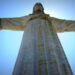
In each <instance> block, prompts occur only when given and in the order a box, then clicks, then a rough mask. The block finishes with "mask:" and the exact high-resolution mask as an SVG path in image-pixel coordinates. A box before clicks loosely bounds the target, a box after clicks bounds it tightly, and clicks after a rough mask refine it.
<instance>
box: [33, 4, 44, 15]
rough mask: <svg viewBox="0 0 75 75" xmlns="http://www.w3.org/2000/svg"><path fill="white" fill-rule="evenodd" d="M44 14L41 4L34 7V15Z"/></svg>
mask: <svg viewBox="0 0 75 75" xmlns="http://www.w3.org/2000/svg"><path fill="white" fill-rule="evenodd" d="M36 13H37V14H38V13H44V8H43V5H42V4H41V3H36V4H35V5H34V7H33V14H36Z"/></svg>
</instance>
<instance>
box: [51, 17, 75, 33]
mask: <svg viewBox="0 0 75 75" xmlns="http://www.w3.org/2000/svg"><path fill="white" fill-rule="evenodd" d="M51 20H52V24H53V26H54V27H55V29H56V31H57V32H67V31H75V21H72V20H62V19H57V18H53V17H51Z"/></svg>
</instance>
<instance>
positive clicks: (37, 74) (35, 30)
mask: <svg viewBox="0 0 75 75" xmlns="http://www.w3.org/2000/svg"><path fill="white" fill-rule="evenodd" d="M2 29H8V30H21V31H24V35H23V38H22V42H21V46H20V50H19V54H18V57H17V60H16V64H15V67H14V70H13V74H12V75H73V73H72V71H71V68H70V65H69V63H68V61H67V58H66V56H65V53H64V51H63V48H62V46H61V44H60V41H59V39H58V36H57V32H65V31H67V32H68V31H75V21H72V20H61V19H57V18H54V17H50V16H49V15H48V14H45V13H44V8H43V6H42V4H41V3H36V4H35V5H34V7H33V13H32V14H30V15H28V16H24V17H19V18H1V19H0V30H2Z"/></svg>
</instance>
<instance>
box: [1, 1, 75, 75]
mask: <svg viewBox="0 0 75 75" xmlns="http://www.w3.org/2000/svg"><path fill="white" fill-rule="evenodd" d="M36 2H41V3H42V4H43V6H44V9H45V13H47V14H50V15H51V16H53V17H57V18H61V19H68V20H75V15H74V14H75V8H74V7H75V1H74V0H47V1H45V0H16V1H15V0H0V18H3V17H7V18H8V17H21V16H25V15H28V14H31V13H32V9H33V5H34V4H35V3H36ZM22 35H23V31H9V30H2V31H0V59H1V60H0V64H1V67H0V74H2V75H11V73H12V70H13V67H14V64H15V61H16V57H17V54H18V51H19V48H20V44H21V40H22ZM58 35H59V37H60V41H61V43H62V46H63V48H64V51H65V53H66V55H67V58H68V61H69V63H70V65H71V67H72V70H73V72H74V74H75V62H74V57H75V40H74V39H75V32H64V33H60V34H58Z"/></svg>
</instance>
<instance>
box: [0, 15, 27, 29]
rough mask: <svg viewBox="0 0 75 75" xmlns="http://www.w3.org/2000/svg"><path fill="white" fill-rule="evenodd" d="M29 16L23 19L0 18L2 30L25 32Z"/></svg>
mask: <svg viewBox="0 0 75 75" xmlns="http://www.w3.org/2000/svg"><path fill="white" fill-rule="evenodd" d="M26 21H27V16H25V17H21V18H0V30H2V29H4V30H24V29H25V24H26Z"/></svg>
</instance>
